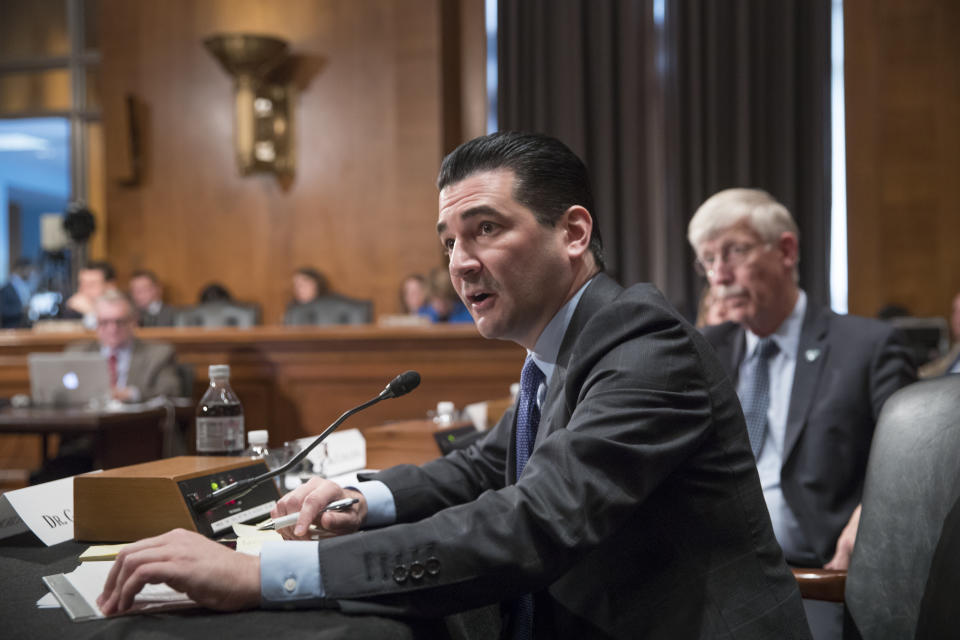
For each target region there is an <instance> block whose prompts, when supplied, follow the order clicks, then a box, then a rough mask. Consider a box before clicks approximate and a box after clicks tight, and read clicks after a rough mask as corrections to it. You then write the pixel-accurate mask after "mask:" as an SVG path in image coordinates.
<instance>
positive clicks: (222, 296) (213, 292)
mask: <svg viewBox="0 0 960 640" xmlns="http://www.w3.org/2000/svg"><path fill="white" fill-rule="evenodd" d="M231 301H233V295H231V294H230V290H229V289H227V288H226V287H225V286H223V285H222V284H220V283H219V282H211V283H210V284H208V285H206V286H205V287H204V288H203V289H201V290H200V295H199V296H198V302H199V303H200V304H206V303H208V302H231Z"/></svg>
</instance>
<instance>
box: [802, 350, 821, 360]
mask: <svg viewBox="0 0 960 640" xmlns="http://www.w3.org/2000/svg"><path fill="white" fill-rule="evenodd" d="M803 355H804V356H806V358H807V362H813V361H814V360H816V359H817V358H819V357H820V349H807V350H806V352H805V353H804V354H803Z"/></svg>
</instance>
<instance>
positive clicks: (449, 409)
mask: <svg viewBox="0 0 960 640" xmlns="http://www.w3.org/2000/svg"><path fill="white" fill-rule="evenodd" d="M452 414H453V403H452V402H447V401H444V402H438V403H437V415H438V416H449V415H452Z"/></svg>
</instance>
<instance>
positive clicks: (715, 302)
mask: <svg viewBox="0 0 960 640" xmlns="http://www.w3.org/2000/svg"><path fill="white" fill-rule="evenodd" d="M726 321H727V310H726V309H725V308H724V306H723V300H720V299H719V298H717V297H716V296H715V295H713V292H712V291H711V290H710V285H707V286H705V287H704V288H703V293H701V294H700V304H699V305H698V307H697V324H696V327H697V328H698V329H702V328H703V327H712V326H713V325H715V324H723V323H724V322H726Z"/></svg>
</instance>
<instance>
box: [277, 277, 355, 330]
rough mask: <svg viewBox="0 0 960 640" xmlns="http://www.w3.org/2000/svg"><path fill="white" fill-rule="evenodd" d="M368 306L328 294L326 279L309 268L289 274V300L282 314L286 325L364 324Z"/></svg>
mask: <svg viewBox="0 0 960 640" xmlns="http://www.w3.org/2000/svg"><path fill="white" fill-rule="evenodd" d="M371 310H372V305H371V303H370V302H369V301H367V300H355V299H353V298H349V297H347V296H343V295H340V294H339V293H334V292H333V291H330V286H329V284H328V282H327V278H326V276H324V275H323V274H322V273H320V272H319V271H317V270H316V269H312V268H310V267H301V268H300V269H297V271H296V272H295V273H294V274H293V300H291V301H290V304H288V305H287V309H286V312H285V313H284V314H283V323H284V324H287V325H328V324H365V323H367V322H370V321H371V317H370V315H371V313H372V311H371Z"/></svg>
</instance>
